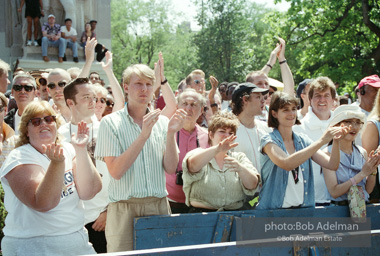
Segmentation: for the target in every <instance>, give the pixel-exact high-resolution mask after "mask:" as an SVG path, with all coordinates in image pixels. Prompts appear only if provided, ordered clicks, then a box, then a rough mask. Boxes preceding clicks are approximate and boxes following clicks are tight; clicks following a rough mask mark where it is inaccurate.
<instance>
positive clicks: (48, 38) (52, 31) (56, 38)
mask: <svg viewBox="0 0 380 256" xmlns="http://www.w3.org/2000/svg"><path fill="white" fill-rule="evenodd" d="M42 35H43V37H42V43H41V48H42V59H43V60H44V61H45V62H48V61H49V58H48V56H47V49H48V47H49V46H52V47H55V48H58V49H59V53H58V62H60V63H61V62H63V56H64V55H65V51H66V40H65V39H64V38H62V37H61V26H60V25H59V24H56V23H55V16H54V15H53V14H50V15H49V16H48V22H47V23H44V25H43V26H42Z"/></svg>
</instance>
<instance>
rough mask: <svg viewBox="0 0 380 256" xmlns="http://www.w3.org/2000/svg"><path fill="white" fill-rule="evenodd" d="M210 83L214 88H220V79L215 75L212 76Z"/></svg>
mask: <svg viewBox="0 0 380 256" xmlns="http://www.w3.org/2000/svg"><path fill="white" fill-rule="evenodd" d="M210 84H211V87H212V90H215V91H216V89H217V88H218V84H219V81H218V79H216V78H215V77H214V76H210Z"/></svg>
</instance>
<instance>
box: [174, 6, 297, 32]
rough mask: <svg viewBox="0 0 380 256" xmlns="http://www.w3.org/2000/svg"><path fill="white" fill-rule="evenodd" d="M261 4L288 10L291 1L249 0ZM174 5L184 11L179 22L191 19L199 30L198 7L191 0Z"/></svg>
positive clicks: (194, 26)
mask: <svg viewBox="0 0 380 256" xmlns="http://www.w3.org/2000/svg"><path fill="white" fill-rule="evenodd" d="M249 1H252V2H256V3H259V4H265V5H266V6H267V7H272V8H273V7H274V8H276V9H277V10H279V11H286V10H287V9H289V7H290V3H288V2H285V1H282V2H281V3H279V4H276V5H275V4H274V1H273V0H249ZM172 2H173V7H174V9H175V10H176V11H178V12H182V13H183V18H182V19H180V20H178V23H181V22H182V21H190V22H191V29H192V30H199V29H200V28H199V27H198V25H197V22H196V21H195V17H196V12H197V9H196V8H195V6H194V4H193V3H192V1H191V0H172Z"/></svg>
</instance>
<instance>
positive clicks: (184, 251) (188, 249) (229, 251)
mask: <svg viewBox="0 0 380 256" xmlns="http://www.w3.org/2000/svg"><path fill="white" fill-rule="evenodd" d="M379 254H380V230H377V231H373V234H372V235H371V247H356V248H349V247H339V248H338V247H331V248H321V247H315V248H300V249H299V250H297V251H294V249H293V248H291V247H241V246H237V245H236V242H225V243H215V244H202V245H192V246H179V247H167V248H159V249H147V250H137V251H129V252H118V253H108V254H106V255H108V256H129V255H139V256H143V255H144V256H148V255H151V256H158V255H160V256H162V255H165V256H166V255H167V256H189V255H200V256H215V255H218V256H231V255H235V256H248V255H289V256H290V255H323V256H327V255H334V256H347V255H363V256H364V255H365V256H367V255H379Z"/></svg>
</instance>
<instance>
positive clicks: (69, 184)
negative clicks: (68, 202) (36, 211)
mask: <svg viewBox="0 0 380 256" xmlns="http://www.w3.org/2000/svg"><path fill="white" fill-rule="evenodd" d="M63 177H64V181H63V189H62V193H61V199H63V198H65V197H68V196H69V195H71V194H72V193H74V191H75V183H74V175H73V169H70V170H67V171H66V172H65V174H64V176H63Z"/></svg>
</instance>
